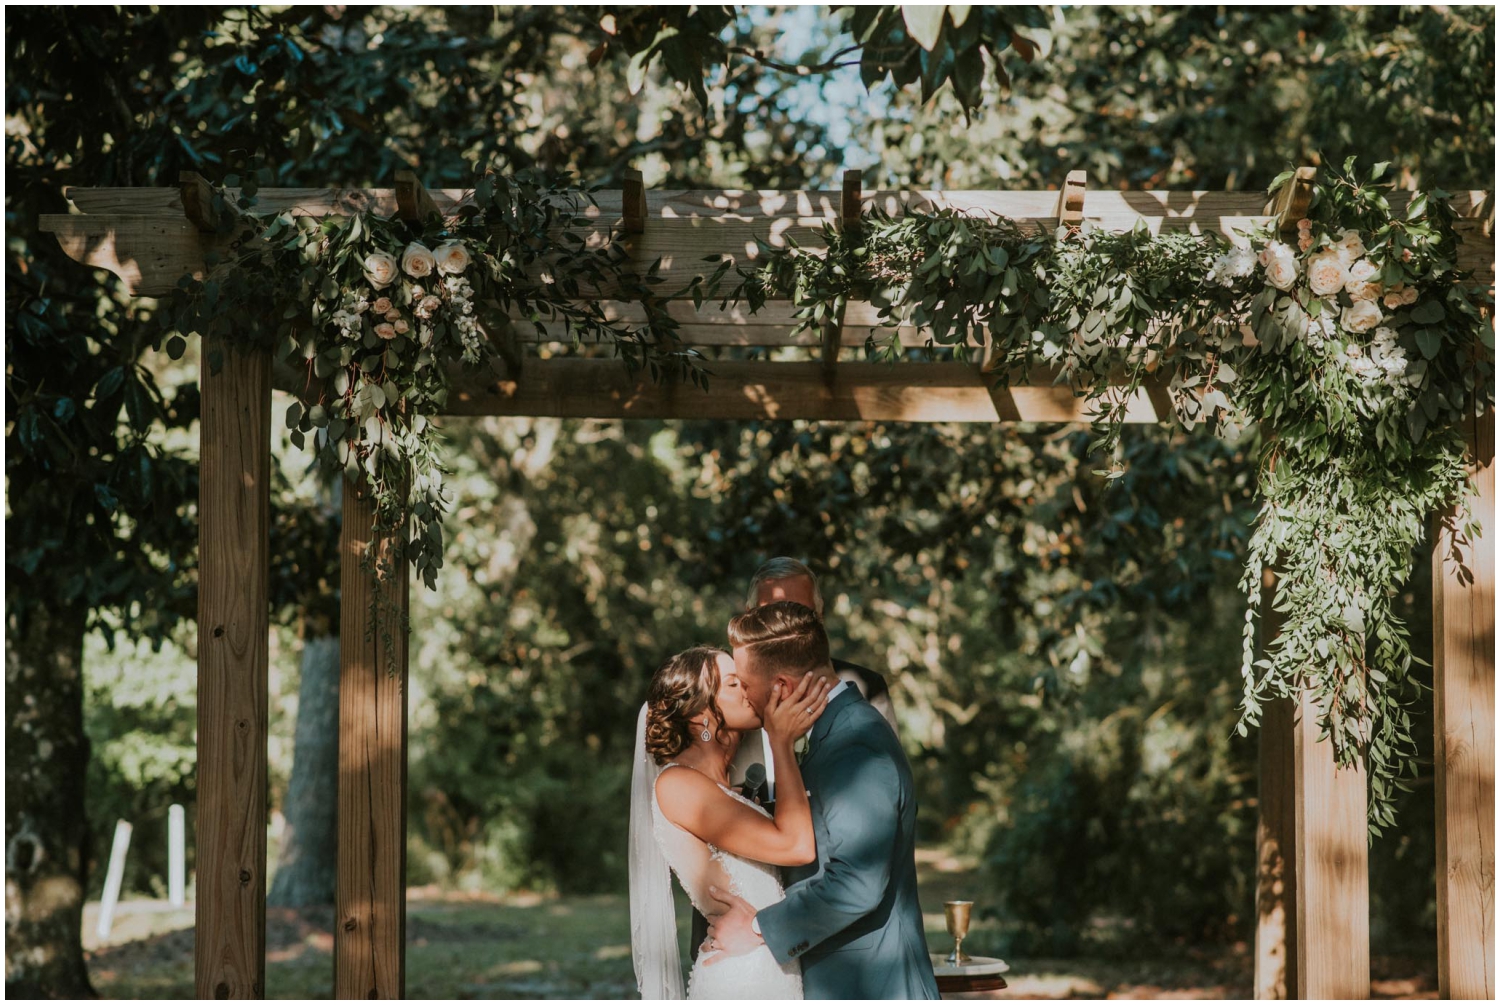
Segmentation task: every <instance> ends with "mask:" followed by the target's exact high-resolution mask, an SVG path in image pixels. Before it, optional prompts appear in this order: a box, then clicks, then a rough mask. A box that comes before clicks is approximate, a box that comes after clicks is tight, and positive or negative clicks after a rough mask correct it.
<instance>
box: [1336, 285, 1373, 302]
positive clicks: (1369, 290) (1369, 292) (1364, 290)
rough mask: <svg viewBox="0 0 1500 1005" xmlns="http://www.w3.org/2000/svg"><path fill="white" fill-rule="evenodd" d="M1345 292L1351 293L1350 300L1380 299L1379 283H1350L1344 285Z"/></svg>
mask: <svg viewBox="0 0 1500 1005" xmlns="http://www.w3.org/2000/svg"><path fill="white" fill-rule="evenodd" d="M1344 292H1345V293H1347V294H1349V299H1350V300H1379V299H1380V284H1379V283H1352V282H1351V283H1349V284H1347V285H1346V286H1345V287H1344Z"/></svg>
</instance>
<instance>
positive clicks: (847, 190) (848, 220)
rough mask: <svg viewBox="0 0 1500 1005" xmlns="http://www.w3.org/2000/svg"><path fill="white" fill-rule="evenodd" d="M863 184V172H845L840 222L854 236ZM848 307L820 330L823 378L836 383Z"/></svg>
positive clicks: (841, 307) (840, 308) (839, 309)
mask: <svg viewBox="0 0 1500 1005" xmlns="http://www.w3.org/2000/svg"><path fill="white" fill-rule="evenodd" d="M862 185H863V181H862V176H861V174H860V173H859V172H858V171H845V172H844V198H843V204H842V211H841V214H840V217H839V226H840V227H841V228H842V229H843V231H844V233H845V234H847V235H850V236H851V237H852V236H854V235H857V234H858V233H859V226H860V219H859V217H860V212H861V210H862V208H863V206H864V193H863V191H862V189H861V186H862ZM847 310H848V305H847V304H840V305H838V306H837V307H836V308H835V310H834V315H833V317H830V318H824V319H823V324H822V330H821V332H820V335H821V341H822V350H823V351H822V356H821V357H820V358H821V361H822V363H823V380H824V381H825V382H827V383H829V384H832V383H833V379H834V374H835V371H836V370H837V369H838V365H839V349H840V348H841V347H842V346H843V344H844V314H845V313H846V312H847Z"/></svg>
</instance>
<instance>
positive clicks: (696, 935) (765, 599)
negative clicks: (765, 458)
mask: <svg viewBox="0 0 1500 1005" xmlns="http://www.w3.org/2000/svg"><path fill="white" fill-rule="evenodd" d="M781 600H790V601H792V602H794V603H798V604H801V605H803V606H804V607H810V608H812V609H813V611H814V612H815V613H816V614H817V615H818V620H819V621H822V620H823V594H822V592H821V591H820V590H819V589H818V577H817V574H816V573H814V572H813V571H812V570H811V569H809V568H808V567H807V566H806V565H805V564H803V563H802V562H799V561H797V560H796V559H795V558H773V559H770V560H768V561H767V562H765V563H764V564H762V565H761V567H760V568H759V569H757V570H756V571H755V575H754V577H752V578H751V580H750V590H749V595H748V596H747V597H746V600H745V610H747V611H749V610H754V609H755V608H757V607H761V606H764V605H766V604H772V603H776V602H777V601H781ZM832 662H833V669H834V671H835V672H836V673H837V674H838V675H839V679H840V680H843V681H847V682H848V683H850V684H851V685H853V686H854V687H855V688H857V689H858V690H859V693H860V694H861V695H863V696H864V698H865V700H866V701H868V702H869V703H870V705H871V707H872V708H874V709H875V710H876V711H877V712H879V713H880V714H881V715H882V716H884V717H885V721H886V722H888V723H890V724H891V729H893V730H895V729H896V710H895V709H894V708H893V707H892V706H891V692H890V687H889V686H888V685H887V684H886V682H885V678H884V677H882V676H881V675H880V674H878V673H876V672H875V671H874V670H871V669H869V668H868V667H862V666H860V665H859V664H857V663H850V662H849V661H847V660H841V659H838V658H837V657H834V658H833V659H832ZM897 732H898V733H899V730H898V731H897ZM769 754H770V751H769V748H768V747H767V745H766V743H765V742H764V739H763V737H762V734H761V733H759V732H756V733H753V734H746V735H745V737H744V739H743V740H742V741H741V743H740V749H739V753H738V754H737V755H736V756H735V759H734V763H733V764H732V765H731V766H730V769H729V777H730V778H731V779H732V780H733V781H734V782H735V784H736V785H737V786H738V787H739V789H740V791H741V793H743V794H744V795H745V797H746V798H749V799H754V800H755V801H756V802H758V803H760V804H761V805H762V806H764V807H765V808H766V809H768V810H772V811H773V812H774V810H775V806H776V765H775V763H774V762H773V761H772V760H771V758H770V756H769ZM707 937H708V920H707V919H706V918H704V917H703V915H702V914H699V913H698V910H697V908H694V909H693V937H692V942H691V952H692V958H693V959H694V960H695V961H696V960H697V959H698V948H699V946H701V945H702V944H703V940H704V939H705V938H707Z"/></svg>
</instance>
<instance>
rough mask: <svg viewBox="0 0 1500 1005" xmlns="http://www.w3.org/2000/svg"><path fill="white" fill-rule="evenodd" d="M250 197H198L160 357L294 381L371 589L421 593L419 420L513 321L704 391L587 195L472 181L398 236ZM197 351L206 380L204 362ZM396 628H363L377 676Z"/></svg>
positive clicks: (425, 464)
mask: <svg viewBox="0 0 1500 1005" xmlns="http://www.w3.org/2000/svg"><path fill="white" fill-rule="evenodd" d="M238 181H239V179H238V178H230V179H229V183H230V184H231V185H233V184H235V183H236V182H238ZM257 188H258V179H257V177H256V176H255V175H250V176H247V177H246V178H245V179H244V180H243V185H242V188H241V189H240V191H239V193H238V194H235V195H231V193H230V191H229V190H228V189H223V188H220V189H216V190H215V191H214V193H213V196H212V206H211V211H212V215H213V219H214V222H215V226H216V227H217V229H218V231H219V233H220V235H221V236H222V238H223V239H224V242H225V243H226V244H227V247H228V254H227V255H225V256H223V257H221V258H219V259H217V260H211V261H209V262H208V263H207V264H208V271H207V274H206V275H205V276H204V277H203V278H202V279H194V278H192V277H190V276H189V277H184V278H183V279H182V280H181V281H180V283H179V284H178V286H179V288H178V290H177V292H176V293H175V295H174V297H173V298H172V302H171V303H170V304H169V305H168V307H167V310H166V319H167V329H168V330H167V331H166V333H165V338H166V348H167V350H168V352H169V353H170V354H171V355H172V356H173V357H174V358H175V357H178V356H181V354H182V352H183V351H184V350H185V348H186V343H185V342H184V340H183V334H184V333H189V332H191V333H198V334H202V335H207V336H217V337H221V338H224V339H226V340H227V341H228V342H229V343H230V345H231V346H233V347H234V348H235V349H239V350H245V349H251V348H258V349H262V350H269V351H270V352H271V354H272V358H273V359H274V360H276V361H277V362H278V363H279V364H281V365H285V366H290V367H295V368H296V369H297V370H298V371H299V372H301V373H302V374H303V376H302V378H301V380H302V383H303V385H304V390H303V393H302V395H301V400H298V401H295V402H293V403H292V405H291V407H290V408H289V409H288V411H287V414H286V423H287V426H288V428H289V429H291V430H292V433H291V438H292V441H293V443H294V444H295V445H296V446H298V447H299V448H303V447H306V446H308V445H309V444H310V445H311V446H312V448H313V450H314V451H315V453H316V455H317V457H318V459H319V461H320V462H321V463H323V464H324V465H326V466H327V467H328V468H329V469H330V470H334V471H338V470H342V471H343V472H344V473H346V474H347V475H348V476H350V477H351V478H352V479H354V480H356V481H357V482H362V483H363V486H364V490H365V491H367V492H368V493H369V494H370V496H371V497H372V500H373V504H374V509H375V528H374V536H373V539H372V547H370V548H369V549H368V551H367V552H366V553H365V555H364V556H363V558H362V562H363V564H364V566H365V568H366V570H367V571H368V572H369V573H370V574H371V575H372V576H373V577H375V579H376V580H377V581H384V580H386V579H387V578H388V577H389V576H390V575H391V574H392V573H393V572H394V571H395V570H396V569H397V568H398V566H397V565H396V563H399V562H400V561H403V560H408V561H410V562H411V563H412V565H413V566H414V568H415V569H416V571H417V573H418V574H419V575H420V576H421V577H422V581H423V582H424V583H425V584H426V585H427V586H428V587H429V588H432V587H434V586H435V583H436V575H437V571H438V569H439V568H441V567H442V564H443V519H444V516H445V515H446V514H447V511H448V507H449V505H450V503H451V499H450V498H449V497H448V496H447V495H446V494H445V493H444V491H443V475H444V474H445V472H444V470H443V467H442V462H441V459H440V454H439V449H438V442H437V430H436V428H435V427H434V426H433V424H432V423H431V421H430V417H431V416H433V415H435V414H438V413H439V412H441V411H442V410H443V406H444V403H445V401H446V399H447V395H448V390H449V379H450V369H451V368H453V367H455V366H457V367H466V368H470V369H473V368H478V367H480V366H481V365H485V364H487V363H489V362H490V360H491V358H492V357H494V356H497V355H499V356H501V357H505V356H509V357H511V362H513V363H514V362H516V361H517V360H516V359H515V357H516V351H515V349H514V346H513V345H511V344H510V343H509V341H508V334H509V333H510V332H511V331H512V326H513V318H516V317H519V318H522V319H525V320H526V321H527V322H529V323H531V324H533V325H535V326H536V328H537V329H538V332H539V334H540V335H542V336H545V337H546V338H548V339H551V340H556V341H562V342H567V341H575V342H576V341H588V342H603V343H605V344H612V345H613V346H614V348H615V350H616V353H617V355H619V356H621V357H622V358H623V359H624V360H625V362H626V363H627V365H629V366H632V367H645V368H648V369H649V370H650V371H651V373H652V375H653V377H655V378H657V379H661V378H663V377H667V376H670V377H682V376H685V377H687V378H689V379H691V380H693V381H694V382H696V383H698V384H700V385H704V386H706V377H705V376H704V373H703V370H702V367H701V365H700V363H699V361H698V359H697V354H696V353H695V352H694V351H693V350H691V349H686V348H683V347H681V346H679V344H678V341H677V337H676V331H677V323H676V322H675V321H674V320H673V319H672V318H671V317H669V316H668V314H667V313H666V310H665V309H664V301H663V299H662V298H661V297H660V296H659V295H658V294H657V292H656V288H657V285H658V284H659V282H660V279H659V277H658V276H657V275H656V272H657V266H656V265H653V266H652V267H651V268H650V269H648V270H647V271H646V273H645V275H639V274H638V273H637V270H636V268H635V266H634V264H633V262H632V261H631V260H630V257H629V255H628V253H627V252H626V251H625V250H624V248H623V247H622V245H621V244H620V243H619V242H617V241H616V240H614V236H615V235H613V234H609V235H607V237H606V239H605V240H602V241H600V240H597V239H596V240H591V238H595V237H597V231H598V229H599V226H598V222H597V220H596V219H595V218H593V217H591V216H590V213H589V211H590V210H591V209H593V208H595V205H596V204H595V202H594V200H593V197H592V195H591V194H590V193H589V192H586V191H582V190H579V189H576V188H569V187H565V186H562V185H558V184H554V183H548V182H545V181H543V180H542V179H541V178H539V177H538V176H535V175H532V174H521V175H518V176H515V177H507V176H504V175H499V174H493V173H485V174H482V175H481V176H480V177H479V178H478V180H477V182H476V184H475V186H474V189H473V191H472V193H471V198H470V199H468V200H466V202H465V204H464V205H463V206H462V208H461V209H460V210H459V211H458V212H457V213H455V214H454V215H452V216H448V217H442V216H439V215H436V214H433V215H430V216H429V217H428V219H426V220H424V221H422V222H420V223H412V222H407V221H404V220H401V219H399V218H390V217H386V216H383V215H380V214H378V213H375V212H372V211H371V208H372V207H370V206H369V205H368V197H367V196H365V195H364V194H363V193H357V192H356V193H352V194H347V195H346V196H345V201H346V203H347V205H346V206H345V207H344V210H345V212H344V213H343V214H342V215H329V216H322V217H313V216H300V215H294V214H293V213H291V212H290V211H287V212H278V213H257V212H256V210H255V205H256V193H257ZM591 289H604V290H608V291H610V296H611V298H612V299H615V300H623V301H631V300H634V301H638V302H639V303H641V304H642V305H643V307H644V308H645V321H644V322H641V323H631V322H627V321H622V320H617V319H613V318H610V317H607V316H606V314H605V312H604V310H603V308H602V306H601V304H600V303H599V302H598V301H597V300H580V299H579V296H580V294H581V293H583V292H586V291H589V290H591ZM209 351H210V360H209V362H210V365H212V366H213V367H215V369H217V367H218V366H219V365H221V363H222V360H221V359H218V358H215V356H214V354H215V353H217V352H219V350H218V349H211V350H209ZM381 595H382V594H381V593H380V591H376V596H381ZM399 613H400V608H399V605H394V604H391V605H387V606H386V607H385V608H381V609H377V610H376V611H375V618H374V619H373V621H374V624H375V625H376V626H377V629H376V630H378V632H379V634H380V638H381V640H382V641H383V642H384V643H386V645H385V652H386V653H387V654H391V655H389V656H388V665H390V666H391V667H392V668H393V667H394V655H393V654H394V651H395V650H394V647H393V646H391V645H390V643H391V642H392V640H393V638H394V636H393V634H392V633H393V630H394V628H395V627H398V622H396V621H393V619H392V617H390V616H385V615H398V614H399ZM399 627H401V628H404V627H405V626H404V625H399Z"/></svg>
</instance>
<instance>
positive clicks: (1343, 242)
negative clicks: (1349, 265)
mask: <svg viewBox="0 0 1500 1005" xmlns="http://www.w3.org/2000/svg"><path fill="white" fill-rule="evenodd" d="M1339 247H1341V248H1343V249H1344V253H1345V254H1346V255H1348V256H1349V261H1351V262H1352V261H1353V260H1354V259H1356V258H1359V257H1361V256H1363V255H1364V253H1365V242H1364V241H1363V240H1361V239H1360V236H1359V231H1357V230H1346V231H1344V232H1343V233H1342V234H1340V235H1339Z"/></svg>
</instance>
